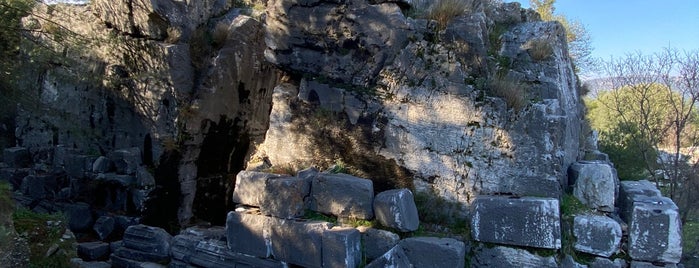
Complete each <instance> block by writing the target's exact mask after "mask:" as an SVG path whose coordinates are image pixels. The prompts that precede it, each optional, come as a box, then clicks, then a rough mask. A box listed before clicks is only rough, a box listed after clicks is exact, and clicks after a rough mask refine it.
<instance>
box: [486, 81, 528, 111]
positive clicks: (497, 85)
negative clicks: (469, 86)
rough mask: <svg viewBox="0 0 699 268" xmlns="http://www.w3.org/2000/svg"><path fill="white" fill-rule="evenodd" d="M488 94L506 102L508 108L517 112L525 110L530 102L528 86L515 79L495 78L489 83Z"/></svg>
mask: <svg viewBox="0 0 699 268" xmlns="http://www.w3.org/2000/svg"><path fill="white" fill-rule="evenodd" d="M488 89H489V90H488V93H490V95H492V96H494V97H500V98H502V99H503V100H505V103H506V104H507V108H509V109H513V110H515V111H516V112H519V111H521V110H523V109H524V108H525V107H526V106H527V104H528V103H529V102H528V98H527V90H528V86H527V85H525V84H524V83H522V82H520V81H517V80H515V79H514V78H509V77H503V76H500V75H498V76H495V77H493V78H491V80H490V81H489V83H488Z"/></svg>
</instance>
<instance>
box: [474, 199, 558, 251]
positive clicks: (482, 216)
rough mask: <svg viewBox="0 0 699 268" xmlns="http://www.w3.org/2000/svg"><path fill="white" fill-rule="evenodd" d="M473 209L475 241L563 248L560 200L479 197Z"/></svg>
mask: <svg viewBox="0 0 699 268" xmlns="http://www.w3.org/2000/svg"><path fill="white" fill-rule="evenodd" d="M471 210H472V216H471V235H472V237H473V239H474V240H476V241H481V242H489V243H497V244H509V245H518V246H528V247H538V248H549V249H559V248H561V227H560V212H559V206H558V199H554V198H535V197H522V198H515V197H508V196H478V197H477V198H476V200H475V201H474V202H473V205H472V206H471Z"/></svg>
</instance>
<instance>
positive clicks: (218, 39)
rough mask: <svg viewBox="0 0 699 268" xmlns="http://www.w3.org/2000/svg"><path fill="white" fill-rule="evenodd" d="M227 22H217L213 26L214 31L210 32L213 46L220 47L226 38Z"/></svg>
mask: <svg viewBox="0 0 699 268" xmlns="http://www.w3.org/2000/svg"><path fill="white" fill-rule="evenodd" d="M228 34H229V32H228V24H226V23H222V22H219V23H217V24H216V26H214V32H213V33H212V35H211V37H212V41H213V43H214V46H216V47H221V46H223V44H224V43H225V42H226V39H228Z"/></svg>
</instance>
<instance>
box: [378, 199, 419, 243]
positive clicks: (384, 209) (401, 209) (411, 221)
mask: <svg viewBox="0 0 699 268" xmlns="http://www.w3.org/2000/svg"><path fill="white" fill-rule="evenodd" d="M374 213H375V214H376V219H377V220H378V221H379V223H381V225H383V226H386V227H391V228H395V229H397V230H399V231H401V232H412V231H415V230H417V228H418V227H419V225H420V220H419V219H418V214H417V207H416V206H415V199H414V198H413V193H412V192H411V191H410V190H408V189H396V190H388V191H384V192H381V193H379V194H377V195H376V196H375V197H374Z"/></svg>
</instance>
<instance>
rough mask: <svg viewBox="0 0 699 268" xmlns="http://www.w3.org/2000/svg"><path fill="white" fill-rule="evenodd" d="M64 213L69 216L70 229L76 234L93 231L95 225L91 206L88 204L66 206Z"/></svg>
mask: <svg viewBox="0 0 699 268" xmlns="http://www.w3.org/2000/svg"><path fill="white" fill-rule="evenodd" d="M63 211H64V212H65V213H66V216H68V228H69V229H70V230H71V231H72V232H74V233H79V232H84V231H88V230H90V229H91V227H92V224H93V223H94V218H93V217H92V211H91V210H90V205H88V204H86V203H80V202H79V203H75V204H65V205H64V206H63Z"/></svg>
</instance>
